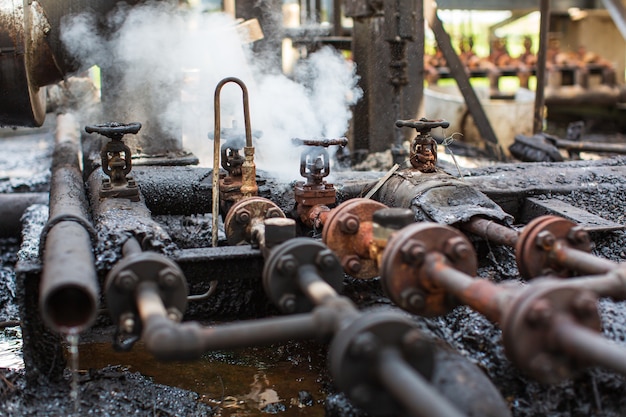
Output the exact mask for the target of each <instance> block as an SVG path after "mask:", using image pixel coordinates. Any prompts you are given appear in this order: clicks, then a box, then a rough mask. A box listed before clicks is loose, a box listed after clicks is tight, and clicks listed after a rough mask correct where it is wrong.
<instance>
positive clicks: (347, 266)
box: [341, 255, 363, 274]
mask: <svg viewBox="0 0 626 417" xmlns="http://www.w3.org/2000/svg"><path fill="white" fill-rule="evenodd" d="M341 266H342V267H343V270H344V271H346V272H347V273H348V274H358V273H359V272H361V269H362V268H363V265H362V264H361V258H359V257H358V256H357V255H347V256H344V257H343V259H342V260H341Z"/></svg>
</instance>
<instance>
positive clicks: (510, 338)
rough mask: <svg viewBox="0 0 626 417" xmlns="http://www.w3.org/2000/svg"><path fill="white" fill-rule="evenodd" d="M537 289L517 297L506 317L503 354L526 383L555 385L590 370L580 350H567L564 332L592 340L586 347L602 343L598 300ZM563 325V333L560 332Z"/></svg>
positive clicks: (547, 286) (559, 289)
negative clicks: (531, 380) (521, 372)
mask: <svg viewBox="0 0 626 417" xmlns="http://www.w3.org/2000/svg"><path fill="white" fill-rule="evenodd" d="M537 284H539V285H537ZM537 284H533V285H531V286H529V287H528V288H526V289H525V290H524V291H523V292H522V293H520V294H519V295H518V296H517V297H516V299H515V300H514V301H513V303H512V305H511V307H510V310H508V311H507V312H506V313H505V315H504V318H503V320H502V325H501V327H502V333H503V342H504V348H505V349H506V353H507V356H508V357H509V358H510V359H511V361H512V362H513V363H514V364H515V365H516V366H518V367H519V368H520V369H523V370H524V371H525V372H526V373H528V374H529V375H530V376H531V377H533V378H535V379H538V380H540V381H543V382H546V383H557V382H560V381H562V380H564V379H567V378H571V377H572V376H574V375H575V374H576V373H578V372H579V371H580V370H582V369H583V368H585V367H587V366H590V365H594V364H595V363H594V362H593V359H594V358H592V357H586V354H585V352H584V350H577V348H576V347H574V346H571V345H570V342H569V341H568V335H567V334H566V332H567V330H568V329H569V328H577V329H587V332H585V333H586V334H588V335H593V336H590V337H588V339H590V341H593V340H595V339H598V338H602V336H601V333H600V330H601V322H600V316H599V314H598V309H597V297H596V296H595V295H594V294H593V293H591V292H589V291H585V290H579V289H575V288H568V287H565V286H561V285H558V283H557V284H556V285H552V284H551V283H550V282H549V281H546V282H542V283H537ZM565 323H567V327H563V328H561V327H560V326H563V325H564V324H565ZM576 333H577V334H579V331H576ZM572 342H573V341H572ZM566 346H569V347H567V348H566ZM579 347H580V346H579ZM572 348H573V349H572ZM622 355H623V353H622Z"/></svg>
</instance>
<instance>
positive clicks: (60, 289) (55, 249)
mask: <svg viewBox="0 0 626 417" xmlns="http://www.w3.org/2000/svg"><path fill="white" fill-rule="evenodd" d="M55 139H56V144H55V149H54V155H53V161H52V178H51V185H50V216H49V220H48V224H47V225H46V227H44V233H42V241H41V242H40V245H43V271H42V276H41V283H40V293H39V294H40V295H39V297H40V298H39V304H40V310H41V314H42V316H43V320H44V322H45V323H46V324H47V325H48V326H49V327H50V328H52V329H53V330H56V331H59V332H78V331H82V330H84V329H85V328H87V327H89V326H90V325H91V324H92V323H93V322H94V320H95V318H96V311H97V307H98V292H99V287H98V278H97V273H96V269H95V265H94V264H95V259H94V255H93V252H92V230H91V229H90V225H91V224H90V222H89V220H88V215H87V201H86V198H85V192H84V185H83V179H82V172H81V170H80V164H79V161H78V155H79V144H78V128H77V126H76V122H75V120H74V119H73V117H72V116H71V115H60V116H59V117H58V118H57V132H56V138H55Z"/></svg>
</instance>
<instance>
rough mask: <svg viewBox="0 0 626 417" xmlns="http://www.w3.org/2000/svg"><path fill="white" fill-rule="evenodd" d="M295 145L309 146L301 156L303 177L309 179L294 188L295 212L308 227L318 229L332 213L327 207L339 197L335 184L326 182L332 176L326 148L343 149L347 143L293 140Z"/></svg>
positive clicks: (342, 141)
mask: <svg viewBox="0 0 626 417" xmlns="http://www.w3.org/2000/svg"><path fill="white" fill-rule="evenodd" d="M292 142H293V143H294V144H295V145H304V146H306V148H305V149H304V150H303V151H302V153H301V154H300V175H301V176H303V177H304V178H306V182H303V181H298V182H296V183H295V185H294V196H295V200H296V204H297V206H296V211H297V213H298V215H299V216H300V220H301V221H302V223H304V225H305V226H307V227H309V228H312V229H319V228H321V226H322V222H323V218H325V217H326V216H327V214H328V211H329V210H330V208H329V207H328V206H330V205H333V204H335V202H336V198H337V191H336V190H335V187H334V185H333V184H329V183H327V182H326V181H324V178H325V177H327V176H328V175H329V174H330V155H329V154H328V151H326V149H325V148H327V147H329V146H333V145H336V146H341V147H344V146H346V145H347V144H348V140H347V139H346V138H339V139H327V138H326V139H298V138H294V139H292Z"/></svg>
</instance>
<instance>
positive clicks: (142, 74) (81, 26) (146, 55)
mask: <svg viewBox="0 0 626 417" xmlns="http://www.w3.org/2000/svg"><path fill="white" fill-rule="evenodd" d="M107 19H108V20H107V22H106V24H107V26H108V27H109V28H113V29H114V31H113V32H112V33H111V34H110V35H108V36H106V37H105V36H102V35H100V34H99V33H100V32H99V30H98V29H97V28H98V24H97V22H96V18H95V17H94V16H92V15H89V14H82V15H77V16H73V17H71V18H70V19H67V20H66V21H65V22H64V25H63V28H62V40H63V42H64V44H65V46H66V48H67V49H68V51H69V52H70V53H72V54H73V56H75V57H76V58H77V59H78V60H79V62H80V63H82V64H83V66H84V67H88V66H91V65H94V64H95V65H99V66H101V67H104V68H107V67H108V68H113V69H114V70H116V73H117V74H119V76H120V80H119V82H120V85H121V86H122V87H123V89H124V94H125V95H126V96H127V100H128V102H130V103H132V101H133V100H139V101H142V102H145V103H149V107H150V109H149V111H150V112H151V113H152V117H153V118H154V117H156V118H158V120H160V123H161V124H162V128H163V129H166V130H168V131H169V133H170V134H172V135H174V136H175V135H180V132H181V129H182V131H183V132H184V134H183V146H184V148H186V149H189V150H191V151H192V152H194V154H196V155H197V156H198V157H199V158H200V160H201V164H202V165H204V166H211V165H212V149H213V142H212V141H210V140H209V139H208V138H207V133H209V132H213V125H214V123H213V119H214V113H213V97H214V92H215V86H216V85H217V84H218V82H219V81H220V80H222V79H223V78H225V77H231V76H233V77H238V78H240V79H241V80H242V81H244V83H246V85H247V87H248V90H249V99H250V114H251V124H252V129H253V131H261V132H262V138H261V139H259V140H258V141H255V146H256V149H257V152H256V154H257V156H258V157H257V165H258V166H259V168H260V169H266V170H268V171H271V172H273V173H276V174H278V175H280V174H286V175H288V176H289V178H290V179H295V178H297V177H298V176H299V174H298V173H299V170H298V165H299V150H297V149H295V148H294V147H293V146H292V145H291V138H293V137H300V138H316V137H317V138H319V137H339V136H342V135H344V134H345V132H346V131H347V129H348V123H349V120H350V117H351V113H350V111H349V107H350V106H351V105H352V104H354V103H355V102H356V101H357V100H358V99H359V98H360V97H361V91H360V90H359V89H358V87H357V86H356V83H357V77H356V75H355V68H354V66H353V65H351V64H349V63H348V62H347V61H346V60H345V59H344V58H343V57H342V56H341V55H340V54H339V53H338V52H336V51H335V50H334V49H332V48H322V49H321V50H319V51H318V52H316V53H314V54H311V55H310V56H309V57H308V58H307V59H305V60H303V61H302V62H301V63H299V65H298V66H297V67H296V69H295V71H294V79H293V80H292V79H290V78H288V77H286V76H284V75H283V74H281V73H277V72H276V71H275V69H273V70H272V69H268V68H264V67H263V65H262V63H261V62H262V61H261V60H255V59H254V57H253V56H252V52H251V49H250V48H251V45H250V44H246V43H245V42H244V41H242V39H241V38H240V36H239V34H238V32H237V31H236V30H235V24H236V23H235V22H234V21H233V20H232V19H231V18H230V17H229V16H227V15H224V14H221V13H211V14H202V13H199V12H189V11H180V10H177V9H175V8H173V7H172V6H170V5H169V4H168V3H167V2H157V1H152V2H147V3H145V4H143V5H140V6H135V7H132V8H130V7H129V6H120V7H118V9H117V10H116V12H114V13H112V14H111V15H110V16H109V17H108V18H107ZM100 24H101V22H100ZM181 81H182V83H181ZM181 84H182V88H181ZM142 95H145V97H142ZM173 97H182V100H173V99H172V98H173ZM221 115H222V117H221V125H222V127H223V128H224V127H230V126H231V121H232V120H236V121H237V124H238V126H241V127H243V126H244V124H243V105H242V93H241V90H240V89H239V87H237V86H236V85H235V84H227V85H226V86H224V88H223V89H222V94H221ZM119 121H122V122H130V121H134V120H119ZM138 121H140V122H141V121H142V120H138ZM94 122H95V121H94Z"/></svg>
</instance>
